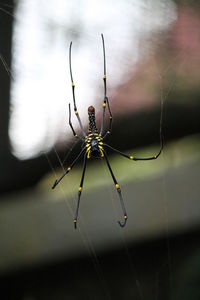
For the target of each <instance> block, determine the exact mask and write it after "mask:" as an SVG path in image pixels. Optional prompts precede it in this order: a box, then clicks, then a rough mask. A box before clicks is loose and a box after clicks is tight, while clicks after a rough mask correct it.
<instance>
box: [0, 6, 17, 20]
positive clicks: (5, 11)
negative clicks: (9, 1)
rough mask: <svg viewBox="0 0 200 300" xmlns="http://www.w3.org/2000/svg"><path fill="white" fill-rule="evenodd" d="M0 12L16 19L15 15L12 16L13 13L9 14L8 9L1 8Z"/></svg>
mask: <svg viewBox="0 0 200 300" xmlns="http://www.w3.org/2000/svg"><path fill="white" fill-rule="evenodd" d="M0 5H2V3H0ZM4 5H5V4H4ZM9 7H10V8H13V7H12V6H9ZM0 10H1V11H2V12H4V13H5V14H7V15H9V16H11V17H13V18H14V14H12V13H11V12H9V11H8V10H7V9H5V8H2V7H0Z"/></svg>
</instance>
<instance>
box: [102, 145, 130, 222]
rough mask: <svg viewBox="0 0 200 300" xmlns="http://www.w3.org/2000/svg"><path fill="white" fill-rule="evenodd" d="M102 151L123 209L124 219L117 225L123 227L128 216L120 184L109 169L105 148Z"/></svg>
mask: <svg viewBox="0 0 200 300" xmlns="http://www.w3.org/2000/svg"><path fill="white" fill-rule="evenodd" d="M103 152H104V156H105V160H106V163H107V166H108V169H109V171H110V174H111V176H112V179H113V181H114V184H115V187H116V189H117V193H118V195H119V199H120V203H121V207H122V211H123V215H124V221H123V222H121V221H118V223H119V225H120V226H121V227H124V226H125V225H126V222H127V219H128V216H127V213H126V208H125V205H124V201H123V197H122V193H121V189H120V186H119V184H118V182H117V180H116V178H115V175H114V173H113V171H112V169H111V166H110V163H109V161H108V157H107V154H106V152H105V150H104V151H103Z"/></svg>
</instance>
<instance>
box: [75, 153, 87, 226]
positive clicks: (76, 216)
mask: <svg viewBox="0 0 200 300" xmlns="http://www.w3.org/2000/svg"><path fill="white" fill-rule="evenodd" d="M86 162H87V152H86V153H85V157H84V162H83V172H82V177H81V182H80V186H79V189H78V202H77V206H76V213H75V218H74V228H75V229H76V225H77V219H78V210H79V205H80V199H81V193H82V190H83V181H84V177H85V170H86Z"/></svg>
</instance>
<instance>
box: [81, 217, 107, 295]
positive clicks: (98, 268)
mask: <svg viewBox="0 0 200 300" xmlns="http://www.w3.org/2000/svg"><path fill="white" fill-rule="evenodd" d="M79 223H80V224H81V228H83V231H84V233H85V236H86V239H87V242H88V245H89V248H90V251H91V255H92V259H93V264H94V266H95V269H96V271H97V273H98V275H99V280H100V282H101V284H102V287H103V290H104V293H105V296H106V299H112V298H111V295H110V292H109V289H108V287H107V284H106V281H105V279H104V275H103V270H102V268H101V264H100V262H99V259H98V256H97V253H96V251H95V248H94V246H93V243H92V241H91V239H90V238H89V234H88V231H87V229H86V225H85V222H84V221H83V219H82V217H81V214H79ZM79 227H80V226H79ZM79 227H78V229H79Z"/></svg>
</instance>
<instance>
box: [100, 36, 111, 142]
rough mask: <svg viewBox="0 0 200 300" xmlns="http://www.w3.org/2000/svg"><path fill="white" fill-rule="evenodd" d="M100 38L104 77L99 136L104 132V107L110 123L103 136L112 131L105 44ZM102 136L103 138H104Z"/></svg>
mask: <svg viewBox="0 0 200 300" xmlns="http://www.w3.org/2000/svg"><path fill="white" fill-rule="evenodd" d="M101 38H102V44H103V59H104V75H103V82H104V100H103V110H102V118H101V129H100V134H101V135H102V134H103V130H104V119H105V110H106V105H108V111H109V118H110V122H109V129H108V131H107V132H106V134H105V136H106V135H107V134H109V133H110V132H111V129H112V113H111V109H110V104H109V101H108V97H107V85H106V55H105V43H104V37H103V34H101ZM105 136H104V137H105Z"/></svg>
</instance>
